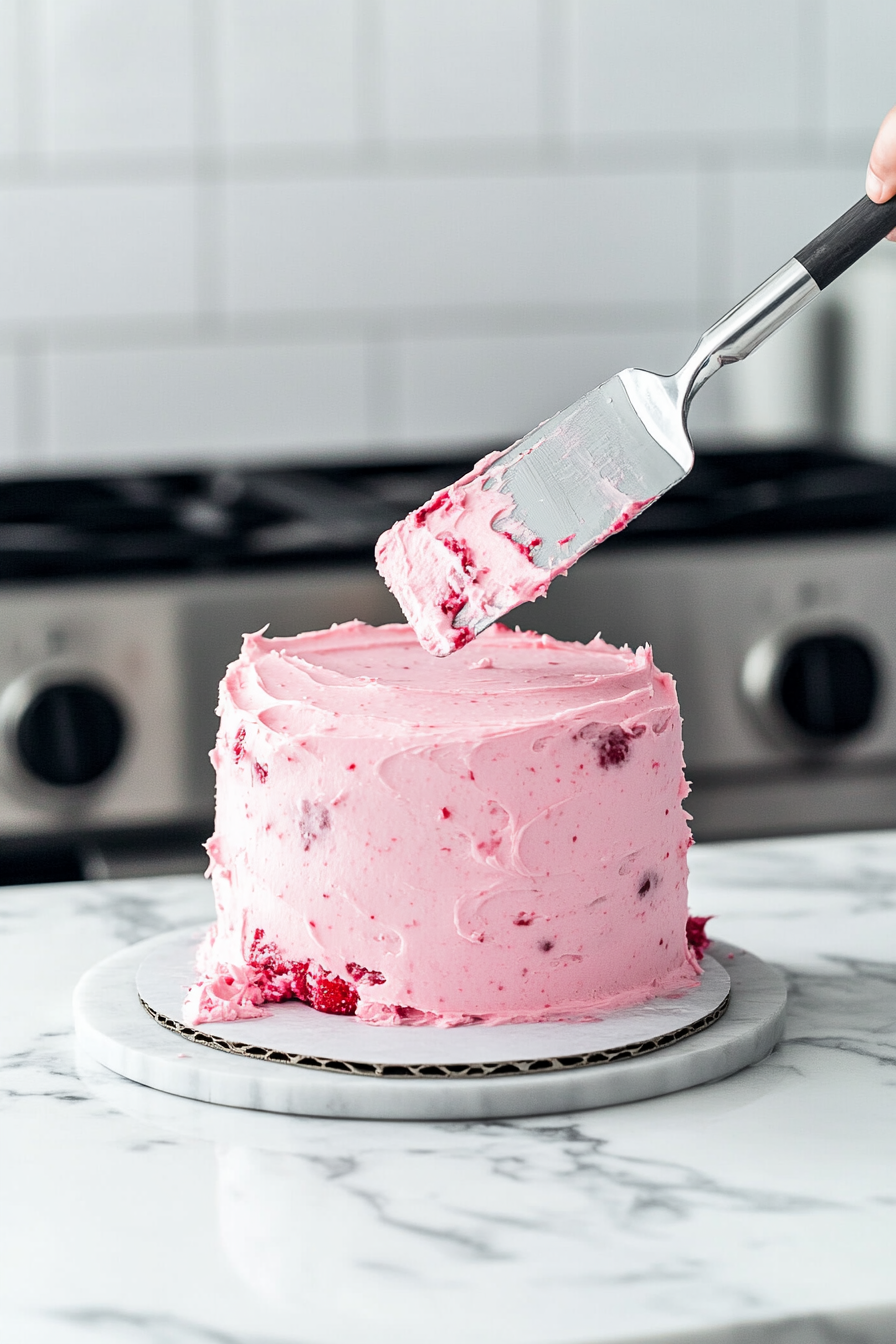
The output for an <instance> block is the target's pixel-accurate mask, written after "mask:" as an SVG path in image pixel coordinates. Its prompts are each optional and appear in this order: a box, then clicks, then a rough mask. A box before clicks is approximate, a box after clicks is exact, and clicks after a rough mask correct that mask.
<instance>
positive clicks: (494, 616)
mask: <svg viewBox="0 0 896 1344" xmlns="http://www.w3.org/2000/svg"><path fill="white" fill-rule="evenodd" d="M686 474H687V469H686V468H685V467H683V466H682V465H681V463H680V462H679V461H678V460H677V459H676V458H675V457H673V456H672V455H671V453H670V452H667V451H666V449H665V448H663V447H662V446H661V445H660V443H658V442H657V440H656V438H654V437H653V435H652V434H651V432H650V431H649V430H648V428H647V427H646V425H645V423H644V421H643V420H642V419H641V418H640V416H639V415H638V414H637V412H636V411H635V409H634V408H633V406H632V403H631V401H630V400H629V397H628V395H627V393H626V390H625V387H624V386H623V383H622V381H621V376H619V375H617V376H616V377H615V378H611V379H610V380H609V381H608V382H606V383H603V384H602V385H601V386H600V387H598V388H595V390H594V391H592V392H589V393H588V394H587V395H586V396H584V397H582V398H581V400H580V401H577V402H576V403H575V404H574V405H573V406H571V407H569V408H568V409H567V410H565V411H561V412H560V413H559V414H558V415H555V416H553V417H552V419H550V420H547V421H545V423H544V424H542V425H540V426H539V427H538V429H535V430H533V431H532V432H531V433H530V434H527V435H526V436H525V438H523V439H520V441H519V442H518V443H516V444H514V445H513V446H512V447H511V448H508V449H507V450H506V451H505V452H503V453H492V454H490V455H489V456H488V457H485V458H483V459H482V460H481V461H480V462H478V463H477V464H476V466H475V467H474V468H473V470H472V471H471V472H469V473H468V474H467V475H466V476H463V477H462V478H461V479H460V480H459V481H456V482H455V484H454V485H451V486H449V487H448V489H447V490H442V491H439V492H438V493H437V494H435V495H433V497H432V499H430V500H429V502H428V503H426V504H424V505H423V506H422V507H421V508H419V509H416V510H414V512H413V513H410V514H408V516H407V518H405V519H403V520H402V521H401V522H399V523H396V524H395V525H394V526H393V527H391V528H390V529H389V531H388V532H385V533H384V534H383V535H382V536H381V537H380V539H379V542H378V543H377V548H376V561H377V568H378V569H379V572H380V574H381V575H382V576H383V578H384V579H385V581H386V583H387V585H388V586H389V588H390V589H391V590H392V592H393V593H394V594H395V597H396V598H397V599H398V603H399V605H400V606H401V609H402V611H403V612H404V614H405V616H406V617H407V619H408V621H409V623H410V624H411V625H412V626H413V628H414V630H415V631H416V634H417V637H418V638H419V640H420V642H421V644H422V645H423V647H424V648H425V649H427V650H428V651H429V652H430V653H434V654H436V655H438V656H444V655H445V654H449V653H453V652H454V650H455V649H459V648H461V647H462V646H463V645H464V644H467V643H469V641H470V640H471V639H474V638H475V637H476V635H478V634H481V633H482V631H483V630H485V629H486V628H487V627H488V626H489V625H491V624H492V623H493V622H494V621H496V620H498V619H499V618H500V617H502V616H504V615H505V614H506V613H507V612H508V611H512V610H513V608H514V607H518V606H519V605H520V604H521V603H523V602H531V601H532V600H533V599H534V598H536V597H541V596H542V595H543V594H544V593H546V592H547V590H548V587H549V586H550V584H551V582H552V580H553V579H555V578H556V577H557V575H559V574H565V573H566V572H567V570H568V569H569V568H570V566H571V565H573V564H574V563H575V561H576V560H578V558H579V557H580V556H581V555H584V553H585V552H586V551H589V550H591V549H592V547H594V546H597V545H598V544H599V543H600V542H602V541H604V540H606V538H607V537H609V536H612V535H613V533H615V532H619V531H621V529H622V528H624V527H625V526H626V525H627V524H628V523H629V522H631V520H632V518H634V517H636V516H637V514H639V513H640V512H641V511H642V509H645V508H646V507H647V506H648V505H649V504H652V503H653V501H654V500H655V499H657V498H658V497H659V496H660V495H661V494H664V493H665V491H666V490H668V489H669V488H670V487H671V486H673V485H675V484H676V482H678V481H680V480H681V479H682V477H683V476H685V475H686Z"/></svg>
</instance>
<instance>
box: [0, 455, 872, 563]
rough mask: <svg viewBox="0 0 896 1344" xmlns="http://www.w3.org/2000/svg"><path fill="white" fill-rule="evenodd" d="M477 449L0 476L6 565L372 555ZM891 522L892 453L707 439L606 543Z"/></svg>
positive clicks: (0, 554) (1, 558)
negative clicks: (676, 480) (382, 461)
mask: <svg viewBox="0 0 896 1344" xmlns="http://www.w3.org/2000/svg"><path fill="white" fill-rule="evenodd" d="M478 455H479V454H477V456H478ZM472 461H473V459H472V458H454V459H451V460H443V461H440V462H434V463H427V464H425V465H420V466H413V465H411V466H408V465H400V466H396V465H391V466H366V467H337V468H332V469H330V470H325V469H320V468H315V469H312V468H294V469H284V468H272V469H267V470H254V469H252V470H244V471H218V472H214V471H210V472H185V473H173V472H171V473H151V474H144V475H133V476H109V477H90V478H80V479H68V478H66V479H42V480H25V481H6V482H0V579H6V580H16V579H51V578H52V579H58V578H81V577H107V578H108V577H119V576H121V577H124V576H127V575H131V576H141V575H142V576H150V575H153V574H164V573H169V574H171V573H189V572H196V571H212V572H221V571H239V570H247V569H259V568H265V567H266V568H277V567H287V566H290V565H294V564H296V563H299V562H302V563H306V562H310V561H320V560H324V559H327V560H332V559H333V558H334V556H335V557H339V556H343V557H346V558H349V557H357V556H359V555H366V556H369V555H370V552H371V549H372V547H373V545H374V543H375V542H376V539H377V537H378V536H379V534H380V533H381V532H382V531H383V530H384V529H385V528H387V527H389V526H390V524H391V523H393V522H394V521H395V520H396V518H400V517H403V516H404V515H405V514H406V513H407V512H409V511H410V510H411V509H412V508H414V507H416V506H417V505H419V504H422V503H423V502H424V501H425V500H426V499H428V498H429V496H430V495H431V494H432V493H433V492H434V491H436V490H438V489H441V488H443V487H444V486H446V485H448V484H450V483H451V482H452V481H454V480H456V479H457V478H458V476H460V475H461V474H462V473H463V472H464V471H465V470H467V468H468V467H469V466H470V465H471V463H472ZM890 528H896V465H889V464H887V463H881V462H872V461H867V460H862V459H859V458H855V457H849V456H846V455H845V454H841V453H836V452H830V451H825V450H820V449H819V450H812V449H791V450H781V451H767V450H763V451H756V450H743V451H734V452H732V451H725V452H714V451H711V450H705V449H704V450H701V451H700V452H699V453H698V456H697V462H696V465H695V467H694V470H693V471H692V473H691V474H690V476H688V477H687V478H686V479H685V480H684V481H682V482H681V483H680V484H679V485H677V486H676V487H675V488H674V490H672V491H671V492H670V493H669V494H668V495H666V496H665V497H664V498H663V499H661V500H659V501H658V502H657V503H656V504H655V505H653V507H652V508H650V509H647V510H646V512H645V513H643V514H641V515H640V517H638V518H636V519H635V521H634V522H633V523H632V524H631V525H630V526H629V527H628V528H627V529H626V530H625V531H624V532H622V533H620V534H619V535H618V536H616V537H614V538H612V539H611V541H610V542H609V543H608V544H610V545H613V546H620V545H649V544H652V543H657V542H691V541H697V540H724V539H726V538H732V539H733V538H736V537H745V536H774V535H794V534H812V533H815V534H820V533H830V532H844V531H864V530H874V529H877V530H880V529H890Z"/></svg>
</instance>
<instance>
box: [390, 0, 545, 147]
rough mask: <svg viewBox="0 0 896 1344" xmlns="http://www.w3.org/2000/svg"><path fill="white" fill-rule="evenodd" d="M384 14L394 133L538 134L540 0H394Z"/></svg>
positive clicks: (399, 135) (430, 135)
mask: <svg viewBox="0 0 896 1344" xmlns="http://www.w3.org/2000/svg"><path fill="white" fill-rule="evenodd" d="M381 13H382V19H381V22H382V38H381V42H382V62H383V64H382V88H383V131H384V133H385V135H386V136H387V137H389V138H394V139H397V140H403V139H410V140H416V139H427V138H435V137H445V138H448V139H454V140H461V139H465V138H468V137H469V138H471V139H476V140H478V139H481V138H487V137H493V138H496V139H499V138H501V137H512V138H520V137H526V136H532V137H534V136H536V135H537V134H538V131H539V122H540V111H541V106H540V97H539V72H540V64H539V35H540V34H539V13H538V0H487V3H483V0H390V2H389V3H387V4H385V5H383V6H382V8H381Z"/></svg>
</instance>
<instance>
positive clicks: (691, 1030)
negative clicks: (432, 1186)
mask: <svg viewBox="0 0 896 1344" xmlns="http://www.w3.org/2000/svg"><path fill="white" fill-rule="evenodd" d="M730 1001H731V995H730V993H729V994H728V995H726V997H725V998H724V1000H723V1001H722V1002H721V1003H720V1004H719V1005H718V1007H717V1008H713V1010H712V1012H710V1013H707V1014H706V1016H705V1017H701V1018H700V1019H699V1020H698V1021H696V1022H691V1023H689V1024H688V1025H687V1026H684V1027H677V1028H676V1029H675V1031H669V1032H666V1033H665V1035H663V1036H654V1037H653V1038H652V1039H651V1040H648V1041H635V1042H633V1043H632V1044H631V1045H622V1046H617V1047H615V1048H614V1049H612V1050H594V1051H591V1052H589V1053H587V1054H576V1055H558V1056H555V1057H553V1058H550V1059H522V1060H519V1059H517V1060H501V1061H497V1062H496V1063H493V1064H362V1063H358V1062H357V1061H353V1060H348V1059H326V1058H323V1057H319V1056H316V1055H302V1054H298V1055H294V1054H289V1053H288V1052H287V1051H285V1050H273V1049H270V1048H267V1047H265V1046H260V1045H244V1044H241V1043H240V1042H239V1041H228V1040H225V1039H224V1037H222V1036H213V1035H211V1033H209V1032H205V1031H200V1030H199V1029H198V1028H197V1027H188V1026H186V1025H185V1024H184V1023H183V1022H177V1021H175V1019H174V1018H172V1017H167V1016H166V1015H165V1014H164V1013H160V1012H159V1011H158V1010H157V1009H155V1008H151V1007H150V1006H149V1004H148V1003H147V1002H146V1000H145V999H144V998H142V997H141V998H140V1002H141V1004H142V1005H143V1007H144V1008H145V1009H146V1011H147V1013H149V1015H150V1017H151V1018H153V1019H154V1021H156V1022H158V1023H159V1025H160V1026H162V1027H166V1028H167V1029H168V1031H173V1032H176V1033H177V1035H178V1036H182V1037H183V1038H184V1039H185V1040H187V1041H190V1042H191V1043H192V1044H194V1045H205V1046H208V1047H209V1048H210V1049H211V1050H223V1051H224V1052H225V1054H230V1055H243V1056H245V1058H247V1059H264V1060H268V1061H269V1062H270V1063H271V1064H291V1065H292V1066H293V1067H294V1068H299V1069H317V1070H319V1071H320V1072H323V1073H341V1074H356V1075H357V1076H358V1077H364V1078H497V1077H501V1078H506V1077H507V1076H508V1075H511V1074H532V1073H557V1072H559V1071H560V1070H561V1069H588V1068H592V1067H594V1066H595V1065H597V1064H615V1063H618V1062H619V1061H620V1060H623V1059H637V1058H638V1057H639V1056H640V1055H649V1054H651V1053H652V1052H653V1051H654V1050H665V1049H666V1048H667V1047H668V1046H670V1045H677V1044H678V1042H679V1041H686V1040H687V1039H688V1037H689V1036H695V1035H696V1034H697V1032H699V1031H705V1030H706V1028H707V1027H711V1026H712V1025H713V1023H714V1022H718V1020H719V1018H720V1017H722V1016H724V1014H725V1012H726V1011H727V1008H728V1004H729V1003H730ZM383 1030H386V1028H383Z"/></svg>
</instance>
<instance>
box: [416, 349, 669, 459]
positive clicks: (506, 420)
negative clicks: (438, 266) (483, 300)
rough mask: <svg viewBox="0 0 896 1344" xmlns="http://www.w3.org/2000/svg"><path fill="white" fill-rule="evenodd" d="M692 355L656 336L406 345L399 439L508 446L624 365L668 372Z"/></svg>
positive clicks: (417, 441) (419, 441) (418, 441)
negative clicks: (634, 365) (642, 366)
mask: <svg viewBox="0 0 896 1344" xmlns="http://www.w3.org/2000/svg"><path fill="white" fill-rule="evenodd" d="M688 348H689V333H686V332H665V331H662V332H657V331H656V330H651V331H626V332H621V333H614V332H607V331H597V332H581V333H563V334H557V335H541V334H536V335H523V336H516V335H511V336H498V335H495V336H485V337H482V336H467V337H453V338H449V339H424V340H414V341H403V342H401V343H400V345H399V359H398V367H399V405H400V408H401V409H400V424H399V426H398V438H399V440H400V441H401V442H403V443H424V444H425V443H451V444H463V443H471V442H472V443H475V442H476V440H477V439H478V440H480V441H481V442H483V443H489V444H490V445H491V446H496V447H497V446H500V445H505V446H506V445H508V444H510V443H511V442H512V441H513V440H514V439H515V438H518V437H519V436H520V435H521V434H524V433H526V431H527V430H529V429H532V428H533V426H535V425H537V424H540V423H541V421H542V420H546V419H547V418H548V417H549V416H551V415H553V414H554V413H555V412H556V411H559V410H562V409H563V407H564V406H567V405H569V404H570V402H573V401H575V400H576V399H577V398H578V397H580V396H581V395H582V394H583V392H585V391H587V390H588V389H589V388H591V387H594V386H596V384H598V383H600V382H602V381H603V380H604V379H605V378H609V377H611V376H612V375H613V374H614V373H616V372H617V370H618V369H619V368H620V367H622V366H623V365H630V364H646V365H647V366H648V367H649V368H657V369H663V370H667V369H670V368H672V367H677V366H678V365H679V364H682V363H683V362H684V360H685V357H686V355H687V353H688Z"/></svg>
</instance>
